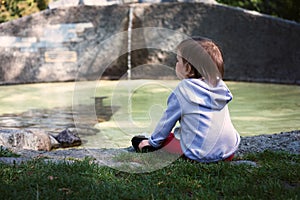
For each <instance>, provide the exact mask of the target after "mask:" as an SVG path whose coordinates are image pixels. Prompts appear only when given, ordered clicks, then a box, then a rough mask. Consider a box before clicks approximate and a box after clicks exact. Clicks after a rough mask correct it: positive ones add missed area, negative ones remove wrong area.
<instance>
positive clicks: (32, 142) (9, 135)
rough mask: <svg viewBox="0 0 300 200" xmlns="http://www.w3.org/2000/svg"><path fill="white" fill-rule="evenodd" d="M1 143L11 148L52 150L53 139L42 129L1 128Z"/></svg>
mask: <svg viewBox="0 0 300 200" xmlns="http://www.w3.org/2000/svg"><path fill="white" fill-rule="evenodd" d="M0 145H1V146H4V147H6V148H9V149H32V150H38V151H50V150H51V147H52V146H51V140H50V138H49V136H48V134H46V133H45V132H43V131H40V130H29V129H25V130H18V129H0Z"/></svg>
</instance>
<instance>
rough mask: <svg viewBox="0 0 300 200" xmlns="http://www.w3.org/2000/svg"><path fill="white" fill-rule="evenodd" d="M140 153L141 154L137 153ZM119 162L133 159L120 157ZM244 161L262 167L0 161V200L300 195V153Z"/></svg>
mask: <svg viewBox="0 0 300 200" xmlns="http://www.w3.org/2000/svg"><path fill="white" fill-rule="evenodd" d="M136 155H137V156H140V155H139V154H136ZM116 159H117V160H128V159H129V160H130V159H133V158H130V157H126V156H124V155H123V156H120V157H117V158H116ZM243 159H247V160H252V161H255V162H257V163H258V165H259V167H251V166H249V165H232V164H230V163H228V162H219V163H215V164H201V163H191V162H189V161H186V160H183V159H178V160H176V161H175V162H173V163H172V164H170V165H168V166H167V167H165V168H162V169H160V170H157V171H154V172H151V173H142V174H132V173H126V172H122V171H118V170H115V169H112V168H109V167H100V166H98V165H96V164H94V163H93V162H92V160H90V159H85V160H83V161H75V162H74V163H73V164H67V163H60V164H53V163H48V164H46V163H45V162H42V161H41V160H34V161H32V162H28V163H27V164H22V165H15V166H11V165H6V164H0V194H1V199H299V198H300V156H299V155H291V154H287V153H274V152H268V151H267V152H263V153H259V154H250V155H247V156H245V157H244V158H243Z"/></svg>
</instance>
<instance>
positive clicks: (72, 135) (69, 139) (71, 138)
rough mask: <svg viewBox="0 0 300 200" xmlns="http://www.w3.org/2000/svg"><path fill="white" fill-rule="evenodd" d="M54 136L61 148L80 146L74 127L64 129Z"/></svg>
mask: <svg viewBox="0 0 300 200" xmlns="http://www.w3.org/2000/svg"><path fill="white" fill-rule="evenodd" d="M54 138H55V139H56V140H57V141H58V142H59V144H60V147H62V148H66V147H74V146H80V145H81V143H82V142H81V139H80V138H79V136H78V133H77V131H76V129H65V130H63V131H62V132H60V133H59V134H58V135H57V136H54Z"/></svg>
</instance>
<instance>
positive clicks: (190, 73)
mask: <svg viewBox="0 0 300 200" xmlns="http://www.w3.org/2000/svg"><path fill="white" fill-rule="evenodd" d="M185 72H186V76H187V77H189V78H191V77H193V76H194V75H195V74H194V70H193V68H192V66H191V65H190V63H186V64H185Z"/></svg>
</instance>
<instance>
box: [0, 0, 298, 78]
mask: <svg viewBox="0 0 300 200" xmlns="http://www.w3.org/2000/svg"><path fill="white" fill-rule="evenodd" d="M130 9H131V11H132V14H133V15H132V21H131V22H129V16H130V15H129V13H130ZM130 23H131V25H132V26H133V28H144V29H140V30H139V29H134V30H135V31H133V33H132V35H131V37H132V47H131V49H132V50H134V51H133V52H132V53H131V65H132V67H133V68H134V67H137V66H141V65H144V64H146V65H150V67H145V68H143V69H145V70H136V71H135V73H139V75H136V77H142V78H157V74H155V73H154V74H153V73H152V74H151V71H153V70H152V68H151V65H153V63H156V64H157V66H158V67H160V66H161V65H166V66H170V67H171V68H172V67H174V62H175V60H174V58H175V56H174V55H175V54H174V52H171V49H172V48H173V49H174V44H175V43H176V42H178V41H176V40H179V39H180V37H176V36H177V35H176V34H178V33H182V35H187V36H205V37H209V38H211V39H213V40H215V41H216V42H217V43H218V44H219V46H220V47H221V48H222V50H223V53H224V57H225V67H226V68H225V79H226V80H239V81H259V82H277V83H291V84H300V37H299V35H300V24H297V23H294V22H291V21H286V20H281V19H277V18H273V17H270V16H265V15H260V14H253V13H251V12H248V11H245V10H242V9H236V8H232V7H227V6H222V5H219V4H204V3H161V4H124V5H112V6H102V7H101V6H77V7H70V8H64V9H51V10H45V11H43V12H41V13H38V14H35V15H31V16H28V17H24V18H21V19H18V20H14V21H11V22H7V23H3V24H0V83H1V84H16V83H30V82H52V81H71V80H76V79H79V80H94V79H98V78H103V77H108V78H111V79H118V78H120V77H121V76H124V75H126V72H127V65H128V64H127V58H128V55H127V51H128V34H127V32H124V31H127V30H128V26H129V24H130ZM145 27H155V28H164V29H163V30H170V34H171V35H172V34H173V35H172V36H174V37H172V38H171V37H169V38H168V39H166V40H165V38H164V37H162V36H160V35H159V34H158V33H156V35H155V34H154V36H152V37H156V39H155V40H149V38H147V37H148V36H149V30H152V29H149V28H145ZM145 31H146V32H145ZM179 35H180V34H179ZM157 37H161V38H159V40H158V38H157ZM170 38H171V39H170ZM151 41H152V43H153V42H158V41H160V43H161V44H165V46H166V48H165V49H163V48H156V49H155V48H154V49H153V48H144V47H145V46H146V47H151V46H153V44H151ZM141 43H143V44H142V45H141ZM154 46H155V44H154ZM158 46H159V45H158ZM133 75H134V74H133ZM159 75H160V76H169V75H170V73H166V74H163V72H162V73H160V74H159Z"/></svg>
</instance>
